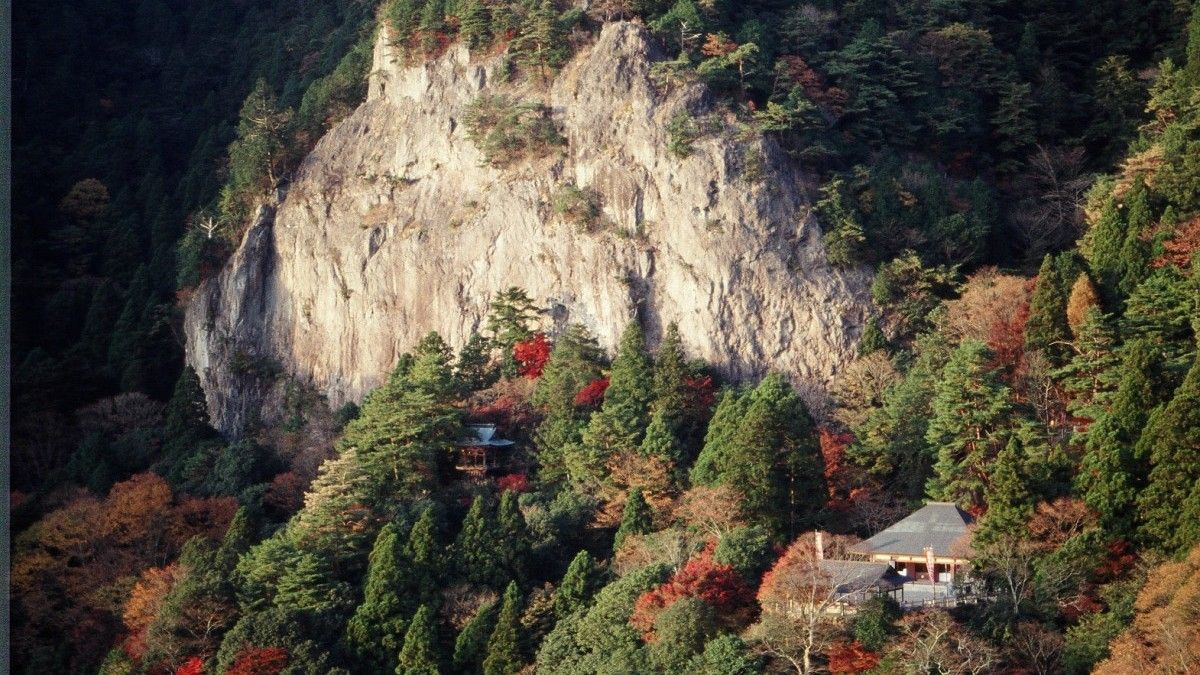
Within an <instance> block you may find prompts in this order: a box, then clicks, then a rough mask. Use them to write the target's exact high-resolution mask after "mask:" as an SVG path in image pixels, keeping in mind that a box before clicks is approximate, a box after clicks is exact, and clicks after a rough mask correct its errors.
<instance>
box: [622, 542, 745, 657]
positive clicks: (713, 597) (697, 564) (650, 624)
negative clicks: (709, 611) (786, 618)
mask: <svg viewBox="0 0 1200 675" xmlns="http://www.w3.org/2000/svg"><path fill="white" fill-rule="evenodd" d="M714 550H716V544H715V543H714V542H711V541H710V542H709V543H708V545H707V546H705V547H704V550H703V551H701V552H700V553H698V554H696V555H695V556H693V557H692V558H691V559H690V560H688V561H687V562H686V563H684V565H683V567H681V568H679V569H678V570H676V571H675V574H674V575H672V576H671V578H670V579H668V580H667V582H666V583H664V584H662V585H661V586H658V587H657V588H655V589H653V590H649V591H646V592H645V593H643V594H642V595H641V597H639V598H638V599H637V602H635V603H634V606H633V614H632V616H630V617H629V623H630V625H632V626H633V627H634V628H637V629H638V630H640V631H641V632H642V637H643V638H644V639H645V640H646V641H647V642H652V641H653V640H654V622H655V620H657V619H658V616H659V615H660V614H662V612H663V610H665V609H667V608H668V607H670V606H671V605H673V604H674V603H675V601H677V600H680V599H681V598H687V597H691V598H696V599H698V600H702V601H704V602H705V603H707V604H708V605H709V606H711V607H712V608H713V610H714V611H715V612H716V614H717V619H718V621H719V622H720V623H721V624H722V625H723V626H724V627H727V628H731V629H736V628H739V627H742V626H744V625H745V624H747V623H749V622H750V621H751V620H752V619H753V615H754V601H753V597H754V594H753V591H752V590H751V589H750V587H749V586H748V585H747V584H746V581H745V580H744V579H743V578H742V575H740V574H738V572H737V570H735V569H734V568H733V567H731V566H729V565H722V564H720V563H718V562H716V561H715V560H713V551H714Z"/></svg>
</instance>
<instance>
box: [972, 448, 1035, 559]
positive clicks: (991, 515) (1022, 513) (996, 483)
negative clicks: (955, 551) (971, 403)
mask: <svg viewBox="0 0 1200 675" xmlns="http://www.w3.org/2000/svg"><path fill="white" fill-rule="evenodd" d="M1024 463H1025V462H1024V456H1023V453H1022V449H1021V443H1020V440H1019V439H1018V436H1017V434H1010V435H1009V437H1008V444H1007V445H1005V446H1004V449H1003V450H1001V451H1000V454H998V455H996V461H995V463H994V464H993V465H992V469H991V476H990V481H989V483H988V485H987V489H986V490H985V492H984V498H985V501H986V502H987V513H986V514H984V516H983V518H982V519H980V521H979V530H978V531H977V532H976V533H975V537H974V541H975V542H977V546H979V547H986V546H987V545H988V544H989V543H992V542H994V541H998V540H1001V539H1004V538H1009V537H1021V536H1024V535H1025V534H1026V527H1025V523H1026V522H1027V521H1028V520H1029V516H1031V515H1032V514H1033V495H1032V494H1030V492H1029V487H1028V483H1029V480H1028V478H1027V477H1026V476H1025V472H1024Z"/></svg>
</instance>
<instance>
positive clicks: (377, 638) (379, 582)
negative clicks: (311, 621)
mask: <svg viewBox="0 0 1200 675" xmlns="http://www.w3.org/2000/svg"><path fill="white" fill-rule="evenodd" d="M400 548H401V547H400V534H399V532H398V531H397V528H396V525H395V524H394V523H388V524H386V525H384V526H383V528H382V529H380V531H379V535H378V536H376V537H375V545H374V547H373V548H372V549H371V556H370V558H369V562H368V565H367V580H366V584H365V586H364V588H363V600H362V603H361V604H360V605H359V606H358V608H357V609H356V610H355V611H354V615H353V616H352V617H350V621H349V623H348V624H347V625H346V637H345V643H346V647H347V650H348V651H349V653H350V654H352V655H353V657H354V659H355V662H356V664H357V665H358V667H359V668H361V669H363V670H364V671H371V672H379V673H386V672H389V671H392V670H395V668H396V664H395V662H394V659H395V657H396V655H397V654H399V653H400V648H401V647H402V645H401V644H400V636H401V635H403V634H404V632H405V628H406V625H405V619H406V618H407V617H408V616H409V614H410V613H411V612H412V608H411V607H410V603H411V601H412V600H413V596H412V595H410V594H408V593H405V590H406V588H407V586H408V582H409V579H408V578H407V574H406V572H407V570H405V569H404V566H403V562H404V561H403V557H402V553H401V551H400Z"/></svg>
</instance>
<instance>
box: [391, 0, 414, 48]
mask: <svg viewBox="0 0 1200 675" xmlns="http://www.w3.org/2000/svg"><path fill="white" fill-rule="evenodd" d="M422 4H424V3H423V0H393V1H392V2H389V3H388V4H387V5H386V8H385V10H384V11H385V12H386V17H387V20H388V25H389V27H390V28H391V31H392V35H391V37H392V41H393V42H394V43H395V44H398V45H407V44H408V41H409V40H410V39H412V36H413V33H415V32H416V31H417V27H418V26H419V25H420V22H421V6H422Z"/></svg>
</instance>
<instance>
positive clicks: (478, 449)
mask: <svg viewBox="0 0 1200 675" xmlns="http://www.w3.org/2000/svg"><path fill="white" fill-rule="evenodd" d="M467 429H468V430H470V431H471V436H469V437H467V438H464V439H462V440H460V441H459V442H458V443H457V445H458V457H457V458H456V459H455V462H454V468H455V469H458V470H459V471H461V472H463V473H465V474H468V475H471V476H477V477H482V476H486V475H488V474H489V473H491V472H492V471H495V470H496V469H498V468H499V467H501V466H502V465H503V464H504V450H506V449H508V448H511V447H512V446H513V445H514V441H509V440H505V439H503V438H496V425H495V424H468V425H467Z"/></svg>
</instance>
